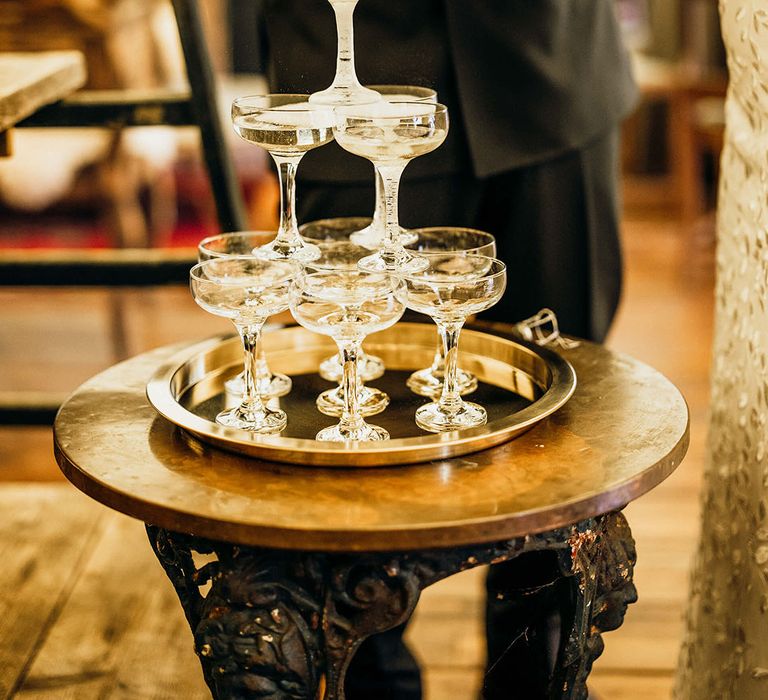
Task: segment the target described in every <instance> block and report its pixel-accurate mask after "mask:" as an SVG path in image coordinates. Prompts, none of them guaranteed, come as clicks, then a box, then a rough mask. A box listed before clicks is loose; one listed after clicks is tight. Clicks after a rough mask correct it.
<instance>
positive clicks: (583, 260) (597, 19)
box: [259, 0, 636, 700]
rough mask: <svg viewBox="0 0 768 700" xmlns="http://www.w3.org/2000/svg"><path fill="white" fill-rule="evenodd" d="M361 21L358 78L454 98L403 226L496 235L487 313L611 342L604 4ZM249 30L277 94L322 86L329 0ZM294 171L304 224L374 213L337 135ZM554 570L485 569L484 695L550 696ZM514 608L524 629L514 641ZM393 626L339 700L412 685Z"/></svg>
mask: <svg viewBox="0 0 768 700" xmlns="http://www.w3.org/2000/svg"><path fill="white" fill-rule="evenodd" d="M354 30H355V58H356V66H357V74H358V76H359V78H360V80H361V82H362V83H363V84H369V85H375V84H399V85H404V84H412V85H422V86H426V87H432V88H434V89H435V90H437V94H438V100H439V101H440V102H442V103H444V104H446V105H447V106H448V108H449V114H450V119H451V127H450V131H449V135H448V138H447V139H446V141H445V143H444V144H443V145H442V146H441V147H440V148H439V149H437V150H436V151H434V152H433V153H431V154H429V155H426V156H422V157H420V158H417V159H415V160H414V161H413V162H412V163H411V164H410V165H409V166H408V168H407V169H406V170H405V174H404V178H403V185H402V187H401V190H400V215H401V223H402V224H403V225H404V226H406V227H416V226H436V225H454V226H470V227H475V228H479V229H483V230H486V231H489V232H491V233H493V234H494V235H495V236H496V240H497V245H498V255H499V257H500V258H501V259H502V260H504V261H505V262H506V264H507V266H508V272H509V284H508V289H507V292H506V294H505V296H504V298H503V299H502V301H501V302H500V303H499V304H497V305H496V306H495V307H493V308H492V309H491V310H490V311H489V312H487V313H486V314H485V317H487V318H490V319H493V320H500V321H506V322H516V321H519V320H522V319H524V318H527V317H529V316H532V315H533V314H534V313H536V312H537V311H538V310H539V309H540V308H542V307H550V308H552V309H553V310H554V311H555V312H556V313H557V316H558V319H559V322H560V328H561V330H563V331H564V332H565V333H569V334H573V335H577V336H581V337H584V338H589V339H592V340H597V341H601V340H603V339H604V337H605V335H606V333H607V332H608V329H609V326H610V323H611V320H612V318H613V316H614V314H615V311H616V307H617V305H618V300H619V294H620V288H621V253H620V246H619V204H618V199H619V197H618V173H617V161H618V130H619V125H620V122H621V120H622V119H623V117H624V116H625V115H626V114H627V113H628V112H629V110H630V109H631V108H632V106H633V104H634V102H635V99H636V87H635V84H634V81H633V79H632V75H631V70H630V65H629V60H628V56H627V53H626V51H625V49H624V46H623V44H622V39H621V35H620V30H619V27H618V23H617V21H616V17H615V14H614V7H613V0H420V1H419V2H412V1H411V0H360V2H359V4H358V6H357V9H356V11H355V25H354ZM259 43H260V46H261V49H262V50H263V52H264V57H265V58H264V60H265V65H266V68H267V74H268V78H269V82H270V87H271V89H272V90H274V91H277V92H309V93H311V92H315V91H317V90H322V89H324V88H326V87H327V86H328V85H330V83H331V81H332V79H333V74H334V69H335V57H336V31H335V23H334V16H333V11H332V8H331V6H330V4H329V3H328V2H327V0H261V14H260V42H259ZM298 180H299V185H298V208H299V212H298V213H299V218H300V220H301V221H303V222H305V221H310V220H314V219H319V218H325V217H331V216H368V215H370V214H371V212H372V211H373V207H374V194H373V193H374V184H373V170H372V167H371V165H370V163H368V162H367V161H365V160H363V159H360V158H356V157H355V156H352V155H350V154H348V153H346V152H344V151H342V150H341V149H340V148H339V147H338V146H336V145H335V144H333V145H329V146H326V147H324V148H320V149H316V150H315V151H313V152H311V153H309V154H308V155H307V156H306V157H305V158H304V160H303V161H302V164H301V167H300V168H299V171H298ZM551 576H554V574H553V572H552V571H551V562H550V561H545V560H542V561H536V560H532V559H528V560H526V559H521V560H520V561H519V562H517V561H513V562H510V563H508V564H502V565H497V566H494V567H491V569H490V573H489V576H488V584H487V586H488V590H489V596H488V599H489V603H488V609H487V621H488V627H487V629H488V659H489V662H488V666H489V673H488V674H487V676H486V682H485V688H484V691H485V695H486V697H508V694H509V688H510V685H509V683H510V682H511V681H512V677H513V676H514V677H515V685H514V686H513V687H515V689H516V692H517V693H519V694H518V695H516V697H521V698H526V700H536V699H537V698H539V697H545V691H544V690H543V688H544V687H545V686H546V679H547V675H548V673H549V672H550V671H551V666H552V664H553V663H554V660H553V657H554V656H556V654H557V650H558V648H559V643H560V641H561V640H560V639H559V637H557V630H558V629H559V628H558V620H559V615H560V612H559V609H558V602H557V601H558V600H559V598H558V596H557V595H555V593H556V588H557V587H556V586H554V587H552V586H549V585H548V583H547V582H548V580H549V577H551ZM534 585H535V586H539V587H541V590H542V591H544V593H542V594H541V596H540V598H541V604H540V605H534V606H531V605H528V604H526V605H525V606H522V607H525V609H526V610H534V609H535V610H538V612H536V613H535V614H534V613H532V614H533V615H534V618H535V619H534V618H531V619H529V620H526V619H525V615H522V611H521V609H520V608H521V606H520V605H519V597H518V598H515V596H511V597H509V596H506V595H504V592H505V591H508V590H510V589H515V588H517V589H521V588H523V589H526V590H529V589H530V590H533V589H532V588H531V586H534ZM560 595H566V593H563V592H562V591H561V592H560ZM514 600H517V601H518V602H510V601H514ZM521 615H522V616H521ZM513 620H514V621H517V623H519V624H520V625H521V629H522V630H523V631H524V632H525V634H523V635H519V636H520V638H521V639H523V642H522V643H521V644H523V645H525V648H523V649H520V650H519V653H518V650H516V649H513V650H512V651H510V641H511V640H512V639H515V636H516V634H518V633H516V631H515V630H514V629H512V628H511V627H510V624H512V621H513ZM521 620H522V622H520V621H521ZM553 630H554V631H553ZM400 633H401V630H395V631H394V632H393V633H392V634H390V635H379V636H378V637H377V638H372V639H371V640H369V642H370V643H366V644H364V645H363V647H361V650H360V652H359V653H358V655H357V656H356V657H355V660H354V661H353V667H352V668H351V669H350V674H349V676H348V679H349V680H348V697H349V698H361V699H363V698H364V699H365V700H374V698H398V700H402V699H408V698H418V697H419V696H420V684H419V679H418V673H416V675H414V671H413V669H414V663H413V661H412V659H411V657H410V655H409V654H408V653H407V650H406V649H405V647H404V646H403V644H402V642H401V640H400ZM502 657H507V660H506V661H505V663H502V664H497V663H495V659H497V658H502ZM384 668H386V670H387V672H386V673H382V672H381V669H384ZM521 669H524V670H525V671H526V673H525V674H524V675H525V676H526V677H527V678H529V679H530V684H529V685H525V683H526V681H521V678H520V675H519V674H520V671H521ZM521 683H522V685H521ZM388 684H389V685H388ZM505 688H506V691H505V690H504V689H505Z"/></svg>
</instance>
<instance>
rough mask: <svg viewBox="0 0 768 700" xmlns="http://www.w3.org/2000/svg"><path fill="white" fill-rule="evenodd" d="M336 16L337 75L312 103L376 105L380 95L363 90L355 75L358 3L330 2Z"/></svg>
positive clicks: (366, 89)
mask: <svg viewBox="0 0 768 700" xmlns="http://www.w3.org/2000/svg"><path fill="white" fill-rule="evenodd" d="M328 2H330V3H331V7H332V8H333V13H334V15H335V16H336V46H337V50H336V75H335V76H334V79H333V82H332V83H331V86H330V87H329V88H326V89H325V90H322V91H320V92H315V93H314V94H312V96H311V97H310V98H309V99H310V101H311V102H312V103H316V104H326V105H340V104H365V103H368V102H377V101H378V100H380V99H381V95H379V94H378V93H377V92H374V91H373V90H369V89H368V88H364V87H363V86H362V85H361V84H360V81H359V80H358V79H357V74H356V73H355V41H354V22H353V19H352V16H353V14H354V12H355V7H356V6H357V0H328Z"/></svg>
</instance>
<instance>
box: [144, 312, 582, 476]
mask: <svg viewBox="0 0 768 700" xmlns="http://www.w3.org/2000/svg"><path fill="white" fill-rule="evenodd" d="M408 327H419V328H420V329H423V328H424V327H429V324H424V323H414V322H408V321H401V322H400V323H398V324H396V325H395V326H393V328H392V329H387V331H383V332H382V334H380V335H385V334H387V333H388V332H392V330H393V329H396V328H400V329H403V330H404V329H407V328H408ZM287 332H289V333H303V334H308V335H310V336H313V337H317V338H318V340H319V341H320V342H323V341H324V340H327V339H325V338H324V336H317V334H313V333H311V332H310V331H307V330H306V329H304V328H301V327H300V326H289V327H286V328H282V329H279V330H275V331H271V332H270V336H273V335H274V334H280V333H287ZM465 335H472V336H475V337H477V336H487V337H489V338H493V340H494V341H495V342H502V343H508V344H511V345H516V346H518V347H520V348H523V349H524V350H525V351H526V352H529V353H532V354H534V355H538V356H539V357H540V358H541V359H543V360H544V361H545V362H546V364H547V366H548V368H549V371H550V373H551V375H552V381H551V383H550V386H549V387H548V388H547V389H546V390H545V391H544V393H543V394H542V395H541V396H540V397H539V398H538V399H536V400H535V401H534V402H533V403H531V404H530V405H529V406H526V407H525V408H523V409H521V410H520V411H517V412H515V413H513V414H510V415H509V416H505V417H503V418H498V419H495V420H493V421H490V422H489V423H486V424H485V425H482V426H479V427H477V428H469V429H466V430H462V431H452V432H448V433H425V434H424V435H419V436H414V437H407V438H395V439H391V440H387V441H386V442H346V443H331V442H319V441H317V440H311V439H306V438H293V437H282V436H263V435H254V434H252V433H248V432H247V431H244V430H238V429H233V428H225V427H223V426H220V425H218V424H216V423H213V422H212V421H209V420H207V419H205V418H202V417H200V416H198V415H196V414H194V413H192V412H191V411H189V410H188V409H187V408H185V407H184V406H182V405H181V404H180V403H179V402H178V401H177V400H176V397H175V396H174V395H173V391H172V389H171V385H172V380H173V377H174V375H175V374H176V372H178V371H179V370H180V369H182V367H183V366H185V365H186V364H188V363H189V362H190V361H192V360H193V358H195V357H197V356H200V355H204V354H206V353H208V352H210V351H212V350H214V349H215V348H217V347H219V346H220V345H222V344H224V343H234V342H237V337H236V336H232V335H231V334H223V335H217V336H214V337H212V338H208V339H206V340H203V341H201V342H198V343H193V344H192V345H189V346H187V347H185V348H183V349H182V350H180V351H179V352H177V353H174V354H173V355H172V356H171V357H170V358H169V359H168V360H167V362H165V363H163V364H162V365H161V366H160V367H159V368H158V369H157V370H156V371H155V372H154V373H153V375H152V377H151V378H150V380H149V381H148V382H147V385H146V396H147V399H148V401H149V403H150V405H151V406H152V407H153V408H154V409H155V410H156V411H157V412H158V413H159V414H160V415H161V416H163V417H164V418H165V419H166V420H168V421H170V422H171V423H173V424H175V425H176V426H177V427H179V428H181V429H182V430H183V431H184V432H185V433H187V434H189V435H191V436H192V437H193V438H196V439H199V440H201V441H202V442H204V443H207V444H210V445H214V446H216V447H219V448H222V449H225V450H228V451H231V452H236V453H238V454H240V455H243V456H246V457H251V458H256V459H261V460H266V461H274V462H281V463H286V464H293V465H297V466H302V467H313V466H315V467H340V468H359V467H386V466H395V465H406V464H418V463H423V462H429V461H433V460H440V459H448V458H452V457H459V456H462V455H466V454H470V453H472V452H477V451H480V450H484V449H487V448H490V447H493V446H496V445H499V444H501V443H503V442H507V441H508V440H511V439H513V438H514V437H517V436H518V435H520V434H522V433H523V432H525V431H527V430H529V429H530V428H532V427H533V426H534V425H536V424H537V423H539V422H540V421H542V420H544V419H545V418H547V417H548V416H550V415H552V414H553V413H554V412H555V411H557V410H558V409H559V408H561V407H562V406H563V405H565V403H566V402H567V401H568V400H569V399H570V398H571V396H572V395H573V393H574V391H575V390H576V384H577V378H576V371H575V369H574V368H573V365H572V364H571V363H570V362H569V361H568V360H567V359H566V358H564V357H563V356H562V355H561V354H559V353H557V352H554V351H553V350H551V349H549V348H546V347H542V346H539V345H536V344H533V343H528V342H526V341H523V340H521V339H517V338H514V339H512V338H509V337H506V336H503V335H496V334H494V333H488V332H485V331H480V330H473V329H471V328H465V329H464V330H462V336H465ZM375 337H376V336H371V338H370V343H371V344H375V342H376V340H375ZM515 416H517V420H514V421H511V420H510V419H511V418H512V417H515Z"/></svg>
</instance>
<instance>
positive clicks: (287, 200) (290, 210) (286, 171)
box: [272, 154, 303, 246]
mask: <svg viewBox="0 0 768 700" xmlns="http://www.w3.org/2000/svg"><path fill="white" fill-rule="evenodd" d="M302 157H303V154H302V155H299V156H276V155H274V154H273V155H272V158H273V159H274V161H275V164H276V165H277V174H278V177H279V179H280V226H279V227H278V229H277V240H278V241H279V242H280V243H283V244H285V245H290V246H300V245H301V237H300V236H299V226H298V223H297V221H296V168H297V167H298V165H299V161H300V160H301V159H302Z"/></svg>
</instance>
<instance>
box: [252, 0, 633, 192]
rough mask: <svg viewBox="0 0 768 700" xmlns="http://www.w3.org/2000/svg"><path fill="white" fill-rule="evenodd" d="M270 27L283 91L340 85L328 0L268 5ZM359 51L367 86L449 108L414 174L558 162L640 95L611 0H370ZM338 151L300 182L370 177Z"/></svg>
mask: <svg viewBox="0 0 768 700" xmlns="http://www.w3.org/2000/svg"><path fill="white" fill-rule="evenodd" d="M262 22H263V24H262V26H261V33H262V37H263V42H262V46H263V48H264V49H265V50H266V54H267V60H266V65H267V66H268V74H269V77H270V81H271V85H272V89H273V90H275V91H277V92H289V91H296V92H313V91H315V90H320V89H323V88H325V87H327V86H328V85H329V84H330V83H331V81H332V79H333V74H334V70H335V57H336V30H335V23H334V17H333V11H332V9H331V6H330V4H329V3H328V1H327V0H263V12H262ZM355 53H356V65H357V73H358V77H359V78H360V81H361V82H362V83H364V84H377V83H378V84H413V85H424V86H428V87H433V88H435V89H436V90H437V93H438V99H439V100H440V101H441V102H443V103H444V104H446V105H448V108H449V114H450V117H451V130H450V133H449V137H448V139H447V141H446V143H445V144H444V145H443V146H442V147H441V148H439V149H437V150H436V151H435V152H434V153H432V154H430V155H428V156H423V157H421V158H418V159H416V160H415V161H414V162H413V163H412V164H411V165H409V167H408V171H409V172H408V174H409V176H410V177H414V176H418V175H439V174H443V173H447V172H458V171H460V170H465V169H467V168H469V167H471V168H472V169H473V170H474V172H475V174H476V175H477V176H478V177H486V176H488V175H492V174H495V173H501V172H505V171H508V170H512V169H515V168H519V167H522V166H525V165H528V164H533V163H537V162H541V161H544V160H548V159H551V158H554V157H556V156H557V155H558V154H561V153H563V152H565V151H568V150H571V149H575V148H578V147H579V146H581V145H583V144H585V143H587V142H588V141H590V140H592V139H593V138H596V137H597V136H599V135H602V134H605V133H606V132H607V131H608V130H610V129H612V128H614V127H615V126H616V125H617V124H618V123H619V121H620V120H621V118H622V117H623V116H624V115H625V114H626V113H627V111H628V110H629V109H630V107H631V106H632V104H633V102H634V100H635V95H636V92H635V86H634V82H633V80H632V76H631V73H630V68H629V61H628V58H627V55H626V52H625V50H624V47H623V45H622V41H621V36H620V33H619V28H618V26H617V22H616V19H615V16H614V8H613V1H612V0H360V1H359V3H358V5H357V9H356V11H355ZM338 150H340V149H338ZM338 150H334V149H331V148H327V147H326V148H322V149H317V151H316V152H314V153H312V154H310V155H309V156H307V157H306V158H305V162H304V163H302V166H301V168H300V171H299V172H300V175H303V176H304V177H305V178H311V179H316V178H317V179H324V180H366V179H369V178H370V177H371V175H370V165H368V164H367V163H366V162H365V161H362V160H360V159H354V157H348V158H346V159H344V160H343V161H342V160H339V153H338Z"/></svg>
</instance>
